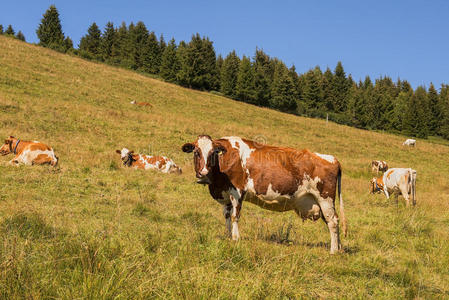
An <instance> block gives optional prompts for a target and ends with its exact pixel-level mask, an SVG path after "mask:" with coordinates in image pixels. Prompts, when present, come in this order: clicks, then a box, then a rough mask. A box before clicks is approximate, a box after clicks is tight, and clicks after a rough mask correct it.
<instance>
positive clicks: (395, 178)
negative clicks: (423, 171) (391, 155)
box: [370, 168, 416, 206]
mask: <svg viewBox="0 0 449 300" xmlns="http://www.w3.org/2000/svg"><path fill="white" fill-rule="evenodd" d="M380 192H383V193H384V194H385V196H387V198H388V199H389V198H390V194H391V193H394V194H395V198H396V203H397V201H398V194H399V193H401V194H402V197H404V199H405V201H406V203H407V206H409V205H410V197H411V198H412V203H413V205H416V171H415V170H413V169H410V168H392V169H389V170H388V171H387V172H385V173H384V175H383V176H382V177H379V178H376V177H374V178H373V179H371V182H370V193H371V194H374V193H380Z"/></svg>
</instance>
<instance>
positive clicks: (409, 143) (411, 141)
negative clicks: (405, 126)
mask: <svg viewBox="0 0 449 300" xmlns="http://www.w3.org/2000/svg"><path fill="white" fill-rule="evenodd" d="M415 145H416V140H414V139H406V140H405V142H403V143H402V146H410V147H415Z"/></svg>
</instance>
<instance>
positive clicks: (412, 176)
mask: <svg viewBox="0 0 449 300" xmlns="http://www.w3.org/2000/svg"><path fill="white" fill-rule="evenodd" d="M408 178H409V179H408V180H409V184H410V195H411V197H412V204H413V206H415V205H416V170H413V169H410V170H409V176H408Z"/></svg>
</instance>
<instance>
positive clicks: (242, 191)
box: [182, 135, 346, 253]
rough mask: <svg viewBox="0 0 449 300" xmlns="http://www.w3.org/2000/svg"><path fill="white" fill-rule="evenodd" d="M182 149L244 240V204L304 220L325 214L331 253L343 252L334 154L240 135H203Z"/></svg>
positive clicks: (234, 233)
mask: <svg viewBox="0 0 449 300" xmlns="http://www.w3.org/2000/svg"><path fill="white" fill-rule="evenodd" d="M182 151H184V152H186V153H190V152H193V153H194V156H193V157H194V165H195V172H196V177H197V178H198V179H199V180H198V183H200V184H207V185H208V186H209V192H210V194H211V196H212V197H213V198H214V199H215V200H216V201H218V202H219V203H220V204H222V205H223V213H224V216H225V218H226V228H227V230H228V232H229V234H230V235H231V236H232V239H233V240H238V239H239V238H240V234H239V230H238V220H239V217H240V210H241V208H242V202H243V201H248V202H251V203H254V204H257V205H259V206H260V207H262V208H264V209H268V210H273V211H280V212H283V211H289V210H294V211H295V212H296V213H297V214H298V215H299V216H300V217H301V218H302V219H303V220H305V219H311V220H317V219H319V218H322V219H323V220H324V222H325V223H326V224H327V225H328V228H329V231H330V236H331V246H330V253H335V252H337V251H338V250H341V243H340V236H339V228H338V223H339V220H338V216H337V213H336V211H335V197H336V188H337V187H338V192H339V198H340V216H341V218H342V221H343V231H344V233H345V235H346V219H345V216H344V210H343V199H342V197H341V167H340V163H339V162H338V161H337V160H336V159H335V158H334V157H333V156H331V155H323V154H318V153H312V152H310V151H309V150H296V149H292V148H281V147H273V146H266V145H260V144H259V143H256V142H253V141H250V140H246V139H241V138H239V137H224V138H221V139H216V140H212V138H211V137H210V136H208V135H200V136H198V138H197V139H196V141H194V142H193V143H186V144H184V145H183V146H182Z"/></svg>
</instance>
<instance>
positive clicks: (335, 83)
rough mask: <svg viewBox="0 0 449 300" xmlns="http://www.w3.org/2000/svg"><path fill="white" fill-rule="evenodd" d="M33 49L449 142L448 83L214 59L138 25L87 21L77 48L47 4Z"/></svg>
mask: <svg viewBox="0 0 449 300" xmlns="http://www.w3.org/2000/svg"><path fill="white" fill-rule="evenodd" d="M36 32H37V35H38V38H39V40H40V42H39V44H40V45H42V46H44V47H49V48H52V49H55V50H58V51H61V52H70V53H73V54H75V55H79V56H81V57H83V58H87V59H91V60H95V61H101V62H104V63H106V64H110V65H115V66H121V67H124V68H128V69H132V70H136V71H139V72H143V73H148V74H153V75H156V76H158V77H160V78H162V79H164V80H165V81H168V82H172V83H176V84H179V85H181V86H185V87H189V88H193V89H198V90H205V91H217V92H220V93H221V94H223V95H224V96H226V97H229V98H232V99H235V100H238V101H242V102H246V103H250V104H254V105H257V106H263V107H269V108H273V109H276V110H279V111H283V112H287V113H291V114H297V115H301V116H308V117H314V118H329V119H330V120H332V121H335V122H337V123H340V124H346V125H349V126H354V127H358V128H364V129H369V130H385V131H389V132H395V133H403V134H407V135H411V136H416V137H421V138H426V137H427V136H429V135H435V136H441V137H443V138H445V139H449V85H447V84H442V86H441V87H439V88H438V89H437V88H436V87H435V86H434V85H433V84H430V86H429V87H428V88H427V87H424V86H419V87H417V88H416V89H415V90H414V89H413V88H412V86H411V85H410V83H409V82H407V81H406V80H401V79H397V80H396V81H394V80H392V78H390V77H388V76H383V77H380V78H377V79H375V80H374V81H372V80H371V78H370V77H369V76H366V78H365V79H364V80H360V81H358V82H356V81H354V80H353V78H352V76H351V75H350V74H349V75H347V74H346V72H345V70H344V68H343V65H342V63H341V62H338V63H337V65H336V67H335V69H334V70H331V69H330V68H327V69H326V70H324V71H323V70H321V69H320V67H318V66H317V67H315V68H313V69H311V70H309V71H308V72H306V73H303V74H298V73H297V72H296V70H295V67H294V66H291V67H290V68H289V67H287V65H286V64H285V63H284V62H282V61H281V60H279V59H277V58H273V57H270V56H269V55H268V54H267V53H265V52H264V51H263V50H262V49H256V51H255V53H254V56H252V57H248V56H242V57H239V56H238V55H237V54H236V52H235V51H232V52H230V53H229V54H228V55H226V56H225V57H222V56H221V55H218V56H217V55H216V52H215V49H214V47H213V42H212V41H211V40H210V39H209V38H207V37H202V36H200V35H199V34H198V33H197V34H194V35H192V38H191V40H190V41H189V42H186V41H180V42H179V43H177V42H176V41H175V40H174V39H173V38H172V39H171V40H170V41H168V42H166V41H165V39H164V37H163V36H162V35H161V36H159V37H157V36H156V34H155V33H154V32H153V31H150V30H149V29H148V28H147V27H146V26H145V24H144V23H143V22H138V23H136V24H134V23H130V24H129V25H127V24H125V23H124V22H123V23H122V24H120V26H118V27H116V26H115V25H114V24H113V23H112V22H108V23H107V24H106V26H105V28H104V29H103V30H101V29H100V28H99V27H98V25H97V24H96V23H92V24H91V25H90V26H89V27H88V29H87V32H86V34H85V35H84V36H83V37H82V38H81V41H80V43H79V47H78V49H74V48H73V43H72V40H71V39H70V38H69V37H65V36H64V34H63V32H62V27H61V24H60V21H59V13H58V11H57V9H56V7H55V6H53V5H52V6H50V8H49V9H48V10H47V11H46V12H45V14H44V15H43V18H42V20H41V23H40V25H39V27H38V29H37V31H36Z"/></svg>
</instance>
